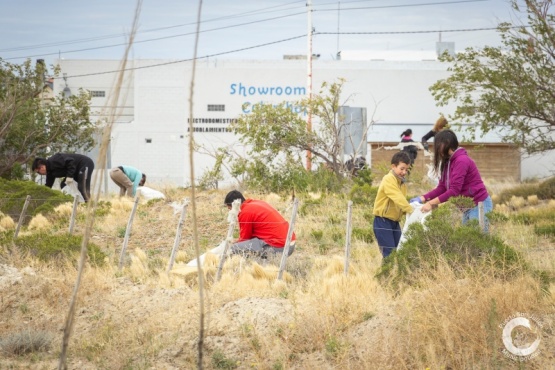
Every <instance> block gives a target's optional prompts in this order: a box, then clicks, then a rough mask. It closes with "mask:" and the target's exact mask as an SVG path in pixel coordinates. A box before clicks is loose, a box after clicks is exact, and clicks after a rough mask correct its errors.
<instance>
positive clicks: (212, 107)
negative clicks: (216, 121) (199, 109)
mask: <svg viewBox="0 0 555 370" xmlns="http://www.w3.org/2000/svg"><path fill="white" fill-rule="evenodd" d="M208 111H209V112H225V105H224V104H208Z"/></svg>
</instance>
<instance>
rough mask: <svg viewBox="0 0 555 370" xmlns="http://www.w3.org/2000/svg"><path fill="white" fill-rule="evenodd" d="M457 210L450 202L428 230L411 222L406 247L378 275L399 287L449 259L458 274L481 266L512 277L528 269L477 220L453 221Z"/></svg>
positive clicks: (431, 219) (429, 221)
mask: <svg viewBox="0 0 555 370" xmlns="http://www.w3.org/2000/svg"><path fill="white" fill-rule="evenodd" d="M453 213H457V210H456V207H455V206H454V205H452V204H449V203H448V204H446V205H445V206H443V207H440V208H438V209H437V210H435V211H434V212H433V213H432V214H431V215H430V216H429V217H428V219H427V220H426V223H425V225H426V229H424V226H423V225H422V224H420V223H415V224H412V225H410V226H409V229H408V231H407V234H406V236H407V240H406V242H405V243H404V244H403V248H402V249H401V250H400V251H397V252H393V253H392V254H391V255H390V256H389V257H387V258H386V259H385V260H384V264H383V266H382V268H381V269H380V271H379V272H378V274H377V276H378V277H379V278H380V279H386V280H390V281H391V282H392V283H393V286H395V287H397V286H399V285H400V284H407V285H413V284H417V281H418V277H419V276H420V275H422V274H426V273H428V272H429V271H431V270H434V269H435V268H436V267H437V266H438V264H439V262H440V261H445V262H446V263H447V264H448V265H449V266H450V267H451V268H452V269H453V270H454V271H455V272H456V273H461V272H469V271H472V270H474V269H475V268H476V267H480V266H484V267H487V268H493V272H494V275H495V276H498V277H508V276H510V275H511V274H512V273H514V272H515V271H518V270H519V269H520V268H525V264H524V262H523V261H522V258H521V256H520V255H519V254H518V253H517V252H516V251H515V250H514V249H513V248H511V247H509V246H507V245H505V244H504V243H503V241H502V240H501V239H499V238H497V237H495V236H492V235H490V234H485V233H483V232H482V231H481V230H480V228H479V227H478V223H477V222H469V223H468V224H467V225H464V226H463V225H461V226H458V225H457V224H456V223H454V222H450V221H449V220H452V219H453Z"/></svg>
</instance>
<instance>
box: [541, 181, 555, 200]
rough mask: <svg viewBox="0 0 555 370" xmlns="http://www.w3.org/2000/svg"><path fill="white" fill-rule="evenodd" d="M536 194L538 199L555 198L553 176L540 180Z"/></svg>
mask: <svg viewBox="0 0 555 370" xmlns="http://www.w3.org/2000/svg"><path fill="white" fill-rule="evenodd" d="M537 195H538V198H539V199H555V177H552V178H550V179H547V180H545V181H543V182H541V183H540V184H539V185H538V193H537Z"/></svg>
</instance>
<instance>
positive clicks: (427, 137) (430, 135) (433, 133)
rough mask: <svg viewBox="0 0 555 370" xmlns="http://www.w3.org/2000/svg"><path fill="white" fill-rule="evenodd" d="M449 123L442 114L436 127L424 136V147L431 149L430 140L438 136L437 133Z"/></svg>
mask: <svg viewBox="0 0 555 370" xmlns="http://www.w3.org/2000/svg"><path fill="white" fill-rule="evenodd" d="M447 125H448V122H447V119H446V118H445V117H443V116H441V117H439V118H438V119H437V121H436V123H435V125H434V127H433V128H432V129H431V130H430V131H429V132H428V133H427V134H426V135H424V136H422V145H423V146H424V149H426V150H429V147H428V140H430V139H431V138H433V137H434V136H436V134H437V133H438V132H440V131H441V130H443V129H444V128H447Z"/></svg>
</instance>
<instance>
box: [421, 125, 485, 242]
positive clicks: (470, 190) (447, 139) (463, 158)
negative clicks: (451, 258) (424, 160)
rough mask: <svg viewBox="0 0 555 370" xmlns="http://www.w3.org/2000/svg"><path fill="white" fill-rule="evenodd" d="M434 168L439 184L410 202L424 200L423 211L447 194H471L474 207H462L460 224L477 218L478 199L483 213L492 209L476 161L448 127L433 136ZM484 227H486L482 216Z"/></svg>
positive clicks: (422, 201)
mask: <svg viewBox="0 0 555 370" xmlns="http://www.w3.org/2000/svg"><path fill="white" fill-rule="evenodd" d="M434 171H435V172H436V173H438V174H440V179H439V184H438V185H437V187H436V188H435V189H433V190H432V191H430V192H428V193H426V194H424V195H422V196H420V197H416V198H413V199H412V200H411V202H419V203H424V205H423V206H422V211H423V212H428V211H430V210H431V209H432V205H434V204H440V203H443V202H446V201H447V200H448V199H449V198H451V197H454V196H458V195H462V196H465V197H469V198H472V200H473V201H474V204H475V207H474V208H471V209H469V210H466V211H465V212H464V215H463V224H465V223H467V222H468V220H471V219H478V217H479V216H478V203H479V202H483V204H484V213H486V214H487V213H488V212H491V211H492V210H493V203H492V201H491V197H490V196H489V194H488V191H487V190H486V186H485V185H484V182H483V181H482V177H481V176H480V172H479V171H478V167H476V163H474V161H473V160H472V159H471V158H470V157H469V156H468V154H467V152H466V150H465V149H464V148H462V147H460V146H459V140H458V139H457V135H455V133H454V132H453V131H451V130H443V131H440V132H438V133H437V134H436V136H435V139H434ZM484 229H485V230H484V231H486V232H487V231H488V229H489V227H488V220H487V218H486V219H485V223H484Z"/></svg>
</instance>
